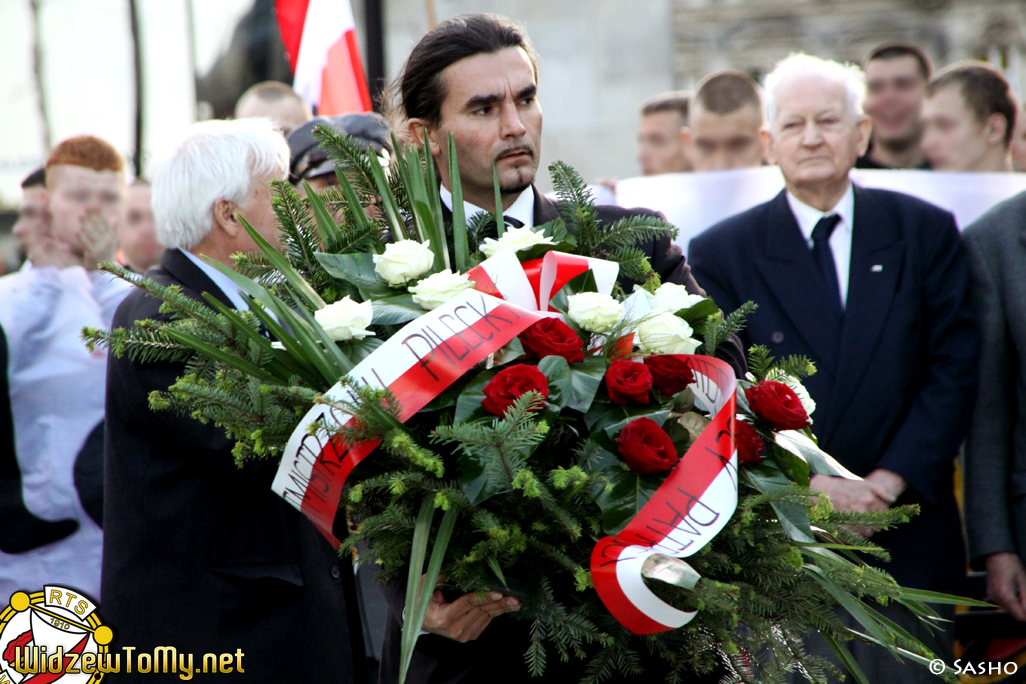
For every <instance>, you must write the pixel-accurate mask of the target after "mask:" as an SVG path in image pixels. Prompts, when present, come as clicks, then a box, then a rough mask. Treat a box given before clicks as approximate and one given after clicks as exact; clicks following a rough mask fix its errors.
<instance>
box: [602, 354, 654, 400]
mask: <svg viewBox="0 0 1026 684" xmlns="http://www.w3.org/2000/svg"><path fill="white" fill-rule="evenodd" d="M650 389H652V371H650V370H649V369H648V368H647V367H646V366H645V364H643V363H636V362H634V361H625V360H617V361H613V362H612V363H611V364H609V370H607V371H606V390H607V391H608V392H609V399H610V400H611V401H612V402H613V403H614V404H619V405H620V406H623V405H625V404H627V403H629V402H634V403H635V404H642V405H645V404H647V403H648V391H649V390H650Z"/></svg>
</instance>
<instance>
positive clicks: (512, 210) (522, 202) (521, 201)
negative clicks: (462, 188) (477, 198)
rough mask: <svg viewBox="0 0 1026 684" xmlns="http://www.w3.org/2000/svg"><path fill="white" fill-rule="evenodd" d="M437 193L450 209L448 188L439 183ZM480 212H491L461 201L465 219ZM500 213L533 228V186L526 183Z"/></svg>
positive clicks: (450, 199) (450, 200)
mask: <svg viewBox="0 0 1026 684" xmlns="http://www.w3.org/2000/svg"><path fill="white" fill-rule="evenodd" d="M438 194H439V196H440V197H441V199H442V204H444V205H445V206H447V207H448V208H449V210H450V211H452V193H451V192H449V189H448V188H447V187H445V186H444V185H440V186H438ZM481 212H484V213H486V214H490V213H491V212H489V211H485V210H484V209H482V208H481V207H479V206H477V205H475V204H471V203H470V202H467V201H466V200H464V201H463V213H464V216H466V218H467V220H470V217H471V216H473V215H474V214H479V213H481ZM502 215H503V216H507V217H509V218H515V219H516V220H518V221H520V222H521V223H523V224H524V226H525V227H526V228H534V186H533V185H528V186H527V189H526V190H524V191H523V192H522V193H520V197H517V200H516V201H515V202H514V203H513V204H511V205H510V207H509V209H507V210H506V211H504V212H502Z"/></svg>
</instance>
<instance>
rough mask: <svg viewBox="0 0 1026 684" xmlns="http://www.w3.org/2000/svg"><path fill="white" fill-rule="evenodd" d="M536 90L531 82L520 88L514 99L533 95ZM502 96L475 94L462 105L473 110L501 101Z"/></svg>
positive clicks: (535, 86) (536, 87)
mask: <svg viewBox="0 0 1026 684" xmlns="http://www.w3.org/2000/svg"><path fill="white" fill-rule="evenodd" d="M537 92H538V86H537V85H536V84H534V83H532V84H531V85H529V86H526V87H524V88H522V89H521V90H520V92H519V93H517V94H516V98H515V99H517V100H522V99H524V98H525V97H533V96H534V95H535V94H536V93H537ZM504 97H505V96H504V95H502V94H491V95H475V96H474V97H472V98H470V99H469V100H467V103H466V104H465V105H464V108H465V109H470V110H473V109H478V108H479V107H487V106H488V105H493V104H495V103H496V102H501V101H502V100H503V98H504Z"/></svg>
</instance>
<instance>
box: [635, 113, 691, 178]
mask: <svg viewBox="0 0 1026 684" xmlns="http://www.w3.org/2000/svg"><path fill="white" fill-rule="evenodd" d="M683 127H684V121H683V120H682V119H681V116H680V114H678V113H677V112H653V113H652V114H648V115H646V116H643V117H641V126H640V127H639V128H638V164H640V165H641V173H642V175H645V176H654V175H657V174H660V173H680V172H682V171H690V170H691V161H690V159H689V158H688V151H687V145H686V144H685V141H684V137H683V134H682V129H683Z"/></svg>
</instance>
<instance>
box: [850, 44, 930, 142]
mask: <svg viewBox="0 0 1026 684" xmlns="http://www.w3.org/2000/svg"><path fill="white" fill-rule="evenodd" d="M925 98H926V79H925V78H923V74H922V73H921V72H920V70H919V62H918V61H917V60H916V58H915V57H912V56H910V55H904V56H901V57H892V58H888V59H875V60H872V61H870V62H869V63H868V64H866V100H865V103H864V105H863V107H864V109H865V112H866V114H867V115H868V116H869V118H871V119H872V120H873V136H874V138H875V139H876V140H878V141H879V142H881V143H883V144H885V145H888V146H891V147H903V146H907V145H914V144H916V143H917V142H918V141H919V137H920V135H921V133H922V123H921V116H922V109H923V100H924V99H925Z"/></svg>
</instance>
